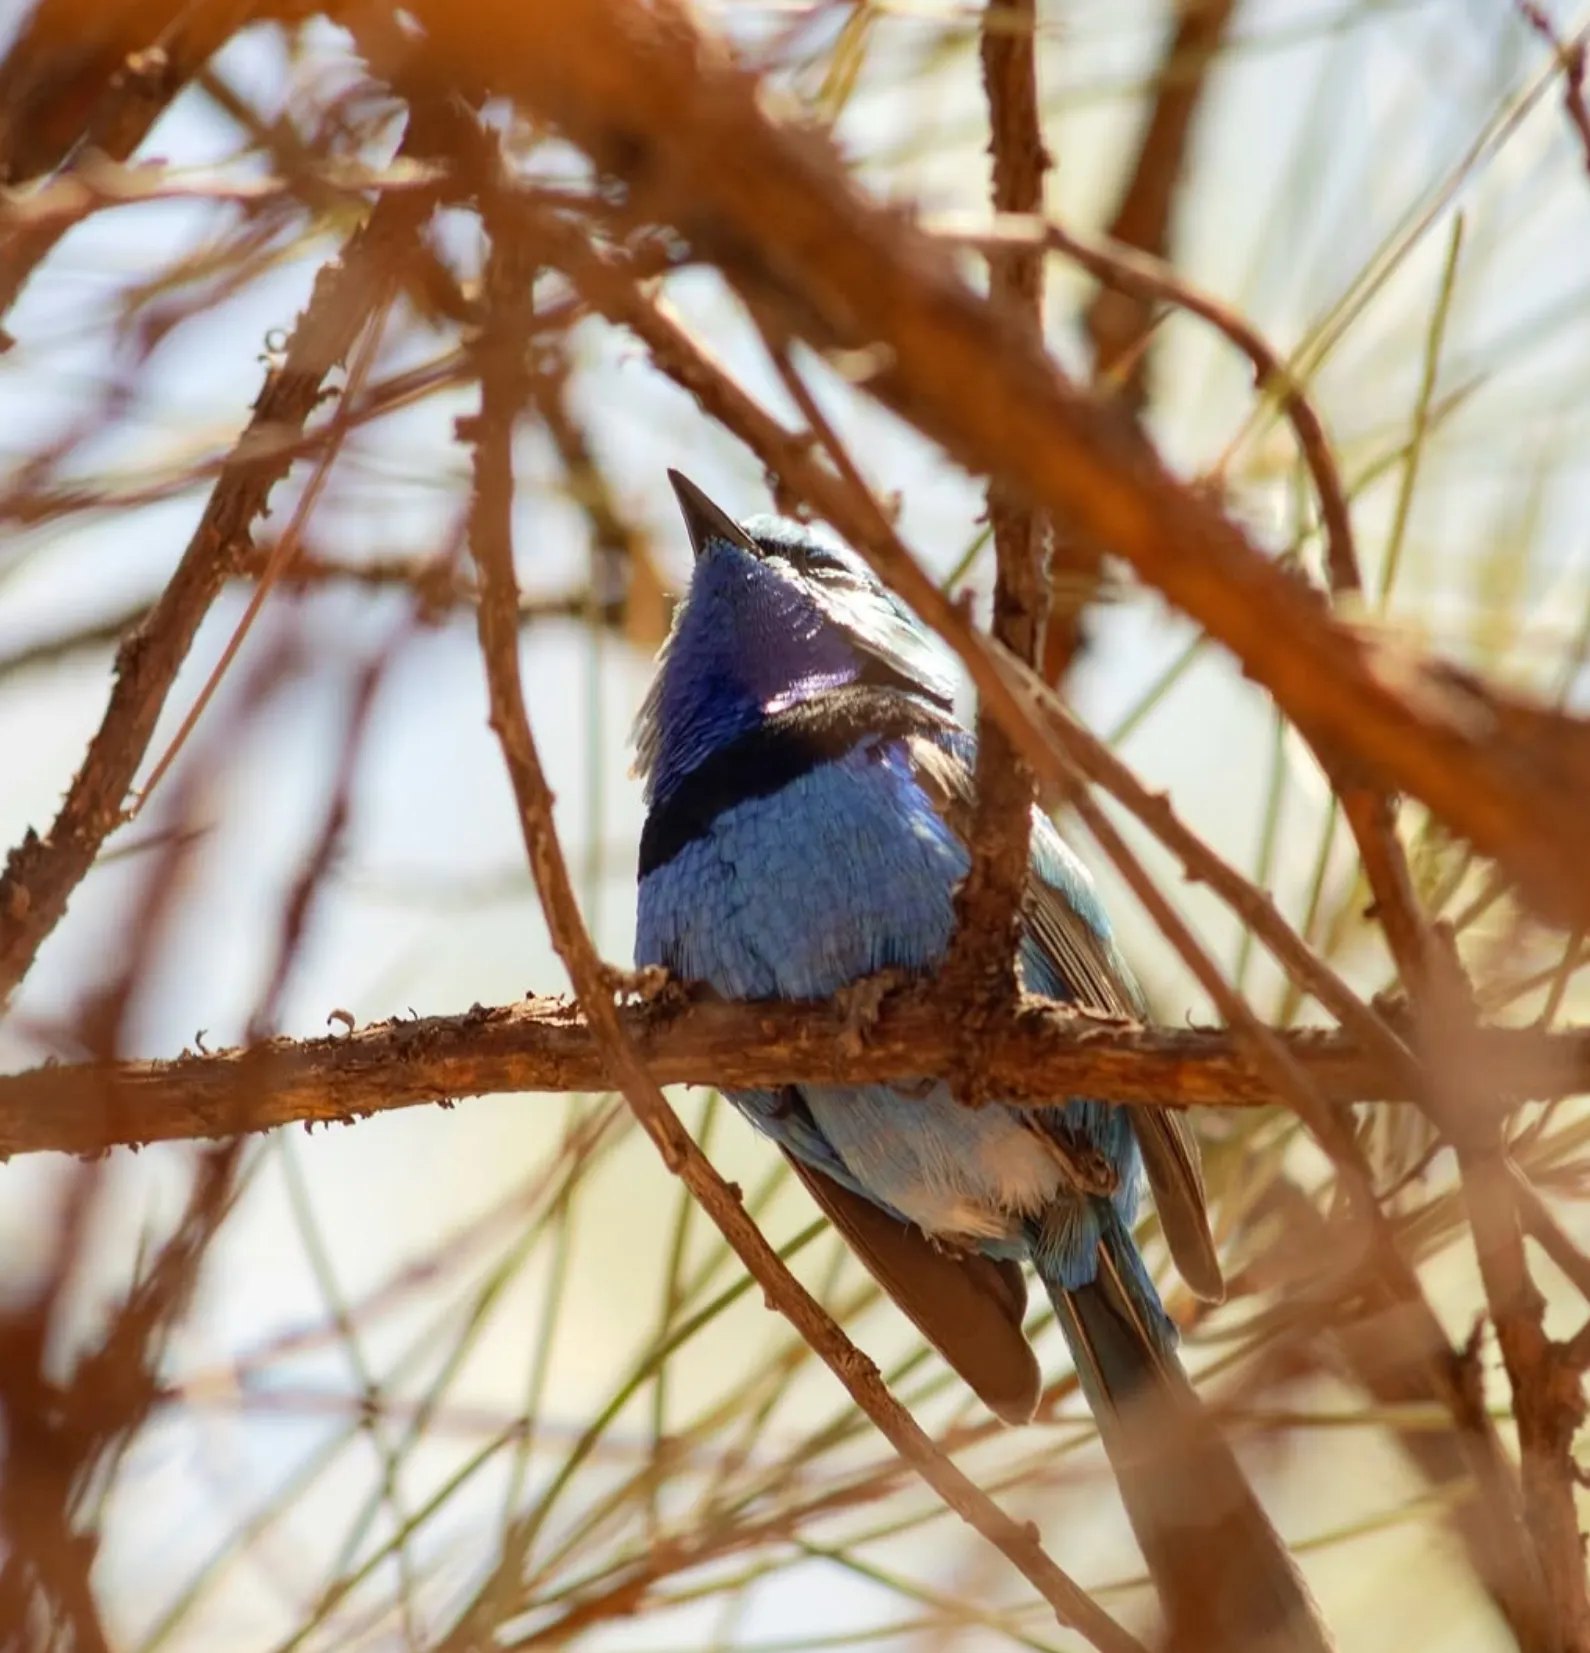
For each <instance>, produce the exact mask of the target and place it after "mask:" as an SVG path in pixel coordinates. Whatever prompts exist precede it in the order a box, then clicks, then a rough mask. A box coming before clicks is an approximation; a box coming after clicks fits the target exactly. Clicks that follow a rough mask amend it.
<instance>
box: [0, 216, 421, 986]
mask: <svg viewBox="0 0 1590 1653" xmlns="http://www.w3.org/2000/svg"><path fill="white" fill-rule="evenodd" d="M429 211H430V204H429V202H428V201H425V200H423V199H422V198H420V197H418V196H405V197H401V198H396V197H395V198H393V199H392V200H390V201H383V202H381V203H380V204H379V205H378V206H377V207H376V208H375V210H374V211H373V212H372V214H371V216H370V218H369V220H368V222H367V223H366V224H365V225H364V226H363V228H362V229H360V230H359V231H358V232H357V233H356V234H355V235H354V237H353V238H352V240H351V241H350V243H349V245H348V248H347V250H346V252H345V254H344V256H343V258H342V259H341V261H340V262H336V263H332V264H329V265H327V266H326V268H325V269H323V270H322V271H321V273H320V275H319V276H318V277H317V279H316V281H315V287H314V291H313V292H312V294H311V295H310V299H309V303H308V305H307V306H306V307H305V309H304V312H303V314H302V315H301V316H300V317H299V319H298V323H297V325H296V326H295V328H294V329H293V335H292V338H291V339H290V340H289V341H288V345H287V351H286V355H285V359H284V360H283V361H282V363H281V365H280V366H279V367H276V368H274V369H273V370H272V371H271V373H270V374H269V376H268V377H267V379H266V381H265V386H264V389H263V390H262V391H261V392H260V395H259V399H258V400H257V401H256V402H255V404H254V411H253V415H252V417H251V418H250V419H249V422H248V425H247V427H246V428H245V429H244V431H243V434H242V436H241V437H239V439H238V441H237V443H236V445H235V446H234V447H233V450H232V456H231V458H230V459H229V460H228V461H227V464H226V466H225V467H224V469H223V470H222V472H221V475H220V477H219V478H218V479H217V481H216V484H215V487H214V489H213V490H212V492H211V494H210V499H209V503H208V504H207V505H206V507H205V510H204V514H203V516H202V517H201V518H200V520H199V525H198V527H197V528H196V529H195V530H194V533H193V537H192V539H190V540H189V542H188V546H187V549H186V550H185V551H184V553H183V555H182V560H181V562H179V563H178V565H177V569H176V572H175V573H174V574H173V575H172V577H171V583H170V584H169V585H168V586H167V587H166V589H165V591H164V592H163V593H162V594H161V596H160V600H159V601H158V602H157V603H156V604H155V606H154V608H153V610H152V611H151V612H150V614H149V617H148V619H147V620H145V621H144V623H143V624H142V625H141V626H139V628H138V630H137V631H136V632H134V633H133V634H132V636H130V637H129V638H127V640H126V641H125V642H124V643H123V644H122V646H121V648H120V649H118V651H117V654H116V663H115V668H114V673H115V687H114V688H113V689H112V691H111V696H110V704H109V705H108V706H107V707H106V710H105V716H104V719H103V721H102V722H101V724H100V726H99V729H98V731H97V732H96V733H95V735H94V738H93V739H92V740H91V741H90V742H89V746H88V751H87V753H86V755H85V756H84V759H83V764H82V767H81V768H80V769H79V770H78V772H77V774H76V776H74V778H73V780H72V784H71V787H70V789H69V790H68V792H67V794H66V801H65V802H64V803H63V804H62V805H61V809H60V812H59V813H58V814H57V816H56V818H55V822H54V824H53V825H52V827H51V828H50V832H49V835H48V836H47V837H46V838H43V839H41V838H39V837H37V836H36V835H35V834H34V833H32V832H31V831H30V832H29V833H28V835H27V836H26V837H25V838H24V839H23V840H22V842H21V843H20V844H18V845H17V846H16V847H15V848H14V849H13V850H12V851H11V853H10V855H9V856H8V858H7V861H6V868H5V874H4V876H3V877H0V1005H3V1004H4V1003H5V1002H6V1000H8V999H9V998H10V996H11V993H12V992H13V990H14V989H15V988H16V985H17V983H18V982H20V981H21V980H22V978H23V976H24V975H26V974H27V971H28V969H29V967H30V966H31V965H32V963H33V959H34V955H35V954H36V953H37V951H38V949H39V945H40V943H42V942H43V940H44V938H45V937H46V936H48V935H49V934H50V932H51V931H52V930H53V929H54V928H55V926H56V924H58V923H59V922H60V919H61V915H62V914H63V913H64V912H65V911H66V905H67V902H68V901H69V900H70V899H71V896H72V892H73V891H74V890H75V889H76V888H77V886H78V884H79V883H80V882H81V881H82V879H83V877H84V875H85V874H86V873H87V872H88V869H89V868H90V867H91V866H92V865H93V862H94V858H95V857H96V856H97V855H98V853H99V850H100V846H101V845H102V844H103V843H104V841H105V839H106V838H107V837H108V836H109V835H110V833H111V832H112V831H114V829H115V828H116V827H117V826H118V825H120V824H121V821H122V818H123V816H122V809H123V805H124V804H125V802H126V799H127V793H128V789H129V788H130V787H131V785H132V782H133V777H134V775H135V774H136V773H137V770H138V766H139V764H140V763H141V762H142V761H143V758H144V754H145V751H146V750H147V748H148V745H149V740H150V737H151V736H152V735H153V733H154V729H155V724H156V722H157V720H158V719H159V716H160V712H161V709H162V707H163V706H164V705H165V701H166V696H167V694H168V693H169V692H170V689H171V685H172V683H173V682H174V681H175V679H176V675H177V672H178V670H179V669H180V668H181V665H182V662H183V660H184V659H186V657H187V653H188V649H189V647H190V646H191V645H192V642H193V638H194V635H195V634H196V632H197V631H198V629H199V625H200V622H201V621H202V620H203V619H204V616H205V615H206V613H208V611H209V608H210V605H211V604H212V603H213V602H214V600H215V598H216V596H217V594H218V593H219V591H220V589H221V587H222V585H223V584H224V583H225V582H226V580H227V579H228V577H229V576H230V575H231V574H232V573H233V572H234V571H235V569H236V567H237V566H238V563H239V561H240V560H241V559H242V557H243V556H244V555H245V554H246V553H247V550H248V539H249V529H250V525H251V524H252V523H253V521H254V519H255V518H256V517H257V516H258V515H259V514H260V512H261V511H262V510H263V509H264V507H265V502H266V500H267V499H268V498H269V497H270V493H271V490H272V489H273V488H274V487H275V486H276V484H277V483H278V482H279V481H280V480H281V479H282V477H283V476H284V475H285V474H286V472H287V468H288V463H289V461H288V459H287V458H286V457H284V456H281V455H279V454H274V453H273V454H271V455H270V456H268V457H266V458H259V457H256V454H255V448H254V444H255V443H256V442H258V441H259V440H260V439H261V438H262V437H266V438H268V437H270V436H272V435H274V433H275V432H276V431H277V430H279V429H280V428H282V427H286V428H288V429H290V430H293V431H301V430H302V429H303V426H304V423H305V421H306V420H307V419H308V417H309V415H310V413H311V412H312V411H313V410H314V407H315V405H316V403H317V402H318V401H319V399H320V395H321V387H322V385H323V384H324V382H325V379H326V375H327V374H328V373H330V372H331V370H332V369H333V368H334V367H335V366H336V364H337V363H338V362H339V361H341V359H342V357H343V356H344V355H345V354H346V352H347V351H348V349H349V347H350V346H351V345H352V343H353V341H354V339H355V338H356V337H357V335H358V333H359V330H360V328H361V327H362V326H363V325H364V319H365V314H366V299H367V296H368V294H369V293H370V292H371V291H373V290H376V289H377V288H378V287H379V286H380V284H381V281H382V277H383V272H384V271H385V270H386V269H387V268H388V267H389V266H390V264H391V262H392V261H393V259H394V258H395V257H397V256H399V253H400V249H401V248H402V247H403V245H404V244H405V243H406V242H408V241H409V240H410V239H411V238H412V237H413V236H414V234H415V232H416V230H417V228H418V226H419V224H420V223H421V221H422V220H423V218H424V217H425V216H427V215H428V214H429Z"/></svg>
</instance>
